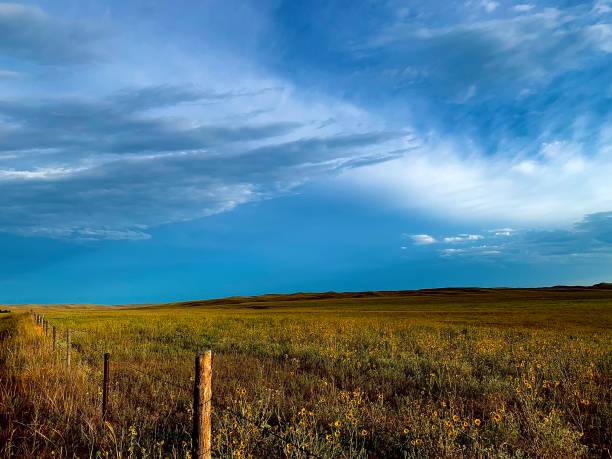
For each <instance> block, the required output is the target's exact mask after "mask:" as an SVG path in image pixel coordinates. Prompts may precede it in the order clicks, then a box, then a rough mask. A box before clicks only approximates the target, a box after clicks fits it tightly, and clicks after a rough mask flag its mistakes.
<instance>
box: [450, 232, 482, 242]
mask: <svg viewBox="0 0 612 459" xmlns="http://www.w3.org/2000/svg"><path fill="white" fill-rule="evenodd" d="M480 239H484V236H482V235H480V234H460V235H458V236H448V237H445V238H444V242H446V243H455V242H470V241H479V240H480Z"/></svg>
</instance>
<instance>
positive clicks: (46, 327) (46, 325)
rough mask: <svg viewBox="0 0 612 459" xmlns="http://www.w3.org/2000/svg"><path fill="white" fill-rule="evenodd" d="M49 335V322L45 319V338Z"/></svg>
mask: <svg viewBox="0 0 612 459" xmlns="http://www.w3.org/2000/svg"><path fill="white" fill-rule="evenodd" d="M48 335H49V321H48V320H47V319H45V336H48Z"/></svg>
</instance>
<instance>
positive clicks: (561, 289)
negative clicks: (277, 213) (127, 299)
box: [124, 282, 612, 308]
mask: <svg viewBox="0 0 612 459" xmlns="http://www.w3.org/2000/svg"><path fill="white" fill-rule="evenodd" d="M580 292H583V293H587V292H592V293H593V294H597V293H600V294H603V295H604V296H605V297H609V296H610V294H612V283H607V282H601V283H598V284H595V285H592V286H581V285H555V286H552V287H534V288H513V287H491V288H485V287H444V288H429V289H419V290H372V291H361V292H335V291H328V292H312V293H308V292H296V293H267V294H262V295H253V296H230V297H225V298H216V299H209V300H190V301H180V302H171V303H160V304H132V305H124V307H132V308H140V307H160V308H165V307H181V308H189V307H206V306H232V305H241V304H244V305H248V304H253V303H276V302H297V301H317V300H342V299H360V298H361V299H368V298H371V299H375V298H393V297H395V298H402V297H403V298H406V299H408V298H411V297H413V298H419V297H435V298H443V297H446V298H448V299H451V298H452V297H454V296H460V295H466V296H473V297H478V296H481V295H486V294H489V295H490V294H499V295H502V296H515V294H520V298H525V299H526V298H530V297H531V298H536V297H537V298H541V297H542V295H543V294H546V293H549V294H552V295H551V300H552V299H555V298H558V297H559V295H561V294H570V295H571V294H572V293H580ZM545 296H546V295H545ZM517 299H518V298H517Z"/></svg>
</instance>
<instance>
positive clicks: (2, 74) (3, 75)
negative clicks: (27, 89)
mask: <svg viewBox="0 0 612 459" xmlns="http://www.w3.org/2000/svg"><path fill="white" fill-rule="evenodd" d="M21 76H22V74H21V73H19V72H15V71H13V70H3V69H0V80H1V79H8V78H20V77H21Z"/></svg>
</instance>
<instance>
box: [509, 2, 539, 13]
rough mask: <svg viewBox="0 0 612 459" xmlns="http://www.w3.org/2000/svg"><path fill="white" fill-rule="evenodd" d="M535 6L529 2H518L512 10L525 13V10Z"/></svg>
mask: <svg viewBox="0 0 612 459" xmlns="http://www.w3.org/2000/svg"><path fill="white" fill-rule="evenodd" d="M534 8H535V6H534V5H532V4H530V3H520V4H518V5H515V6H514V11H518V12H519V13H526V12H527V11H531V10H532V9H534Z"/></svg>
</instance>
